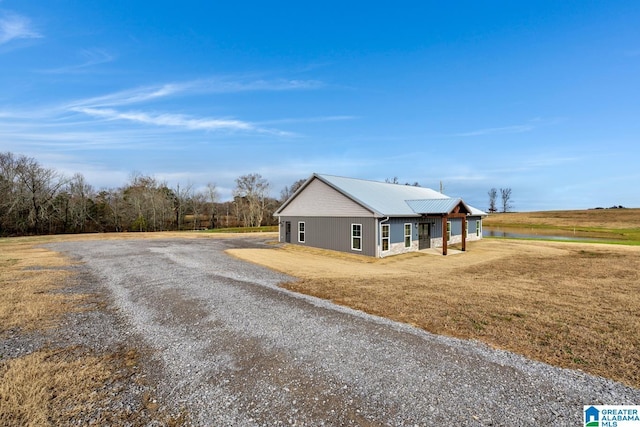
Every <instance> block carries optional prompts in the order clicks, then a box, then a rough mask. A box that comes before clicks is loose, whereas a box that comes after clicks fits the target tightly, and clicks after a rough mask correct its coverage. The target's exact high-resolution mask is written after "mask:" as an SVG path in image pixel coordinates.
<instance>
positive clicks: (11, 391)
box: [0, 349, 113, 426]
mask: <svg viewBox="0 0 640 427" xmlns="http://www.w3.org/2000/svg"><path fill="white" fill-rule="evenodd" d="M73 353H74V352H73V351H71V350H70V349H62V350H58V351H52V350H42V351H36V352H35V353H32V354H30V355H27V356H24V357H20V358H17V359H13V360H8V361H7V362H5V363H2V364H0V378H2V382H0V424H1V425H24V426H46V425H56V424H58V423H60V422H61V421H68V420H72V419H74V418H75V417H77V416H78V414H79V413H82V412H83V411H86V410H87V407H90V406H91V404H92V403H93V404H95V402H97V401H99V400H100V399H102V398H104V396H102V395H101V394H100V389H101V387H102V385H103V383H104V382H106V381H107V380H108V379H109V378H110V377H111V376H112V374H113V371H112V366H111V365H110V364H109V363H108V361H106V360H104V358H99V357H89V356H83V357H79V358H76V357H75V355H74V354H73Z"/></svg>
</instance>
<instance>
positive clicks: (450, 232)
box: [444, 221, 453, 242]
mask: <svg viewBox="0 0 640 427" xmlns="http://www.w3.org/2000/svg"><path fill="white" fill-rule="evenodd" d="M444 232H445V233H447V242H450V241H451V237H453V224H452V223H451V221H447V229H446V230H444Z"/></svg>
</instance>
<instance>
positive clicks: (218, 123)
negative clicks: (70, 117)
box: [72, 107, 292, 136]
mask: <svg viewBox="0 0 640 427" xmlns="http://www.w3.org/2000/svg"><path fill="white" fill-rule="evenodd" d="M72 110H73V111H77V112H80V113H84V114H87V115H89V116H93V117H100V118H104V119H107V120H127V121H132V122H137V123H143V124H150V125H156V126H171V127H180V128H184V129H188V130H208V131H217V130H223V131H224V130H226V131H249V132H260V133H272V134H277V135H281V136H286V135H292V134H290V133H288V132H283V131H278V130H272V129H264V128H259V127H256V126H255V125H254V124H252V123H249V122H245V121H241V120H233V119H213V118H192V117H189V116H186V115H184V114H167V113H164V114H148V113H144V112H138V111H132V112H119V111H116V110H114V109H110V108H103V109H100V108H86V107H85V108H73V109H72Z"/></svg>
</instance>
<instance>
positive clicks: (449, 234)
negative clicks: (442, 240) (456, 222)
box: [447, 221, 451, 242]
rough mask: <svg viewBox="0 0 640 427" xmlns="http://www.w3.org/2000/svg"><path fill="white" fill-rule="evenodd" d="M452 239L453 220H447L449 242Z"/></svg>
mask: <svg viewBox="0 0 640 427" xmlns="http://www.w3.org/2000/svg"><path fill="white" fill-rule="evenodd" d="M450 240H451V221H447V242H448V241H450Z"/></svg>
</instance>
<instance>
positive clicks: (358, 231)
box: [351, 224, 362, 251]
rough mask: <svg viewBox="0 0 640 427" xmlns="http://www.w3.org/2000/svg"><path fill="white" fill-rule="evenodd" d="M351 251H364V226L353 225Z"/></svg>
mask: <svg viewBox="0 0 640 427" xmlns="http://www.w3.org/2000/svg"><path fill="white" fill-rule="evenodd" d="M351 249H353V250H354V251H361V250H362V224H351Z"/></svg>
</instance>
